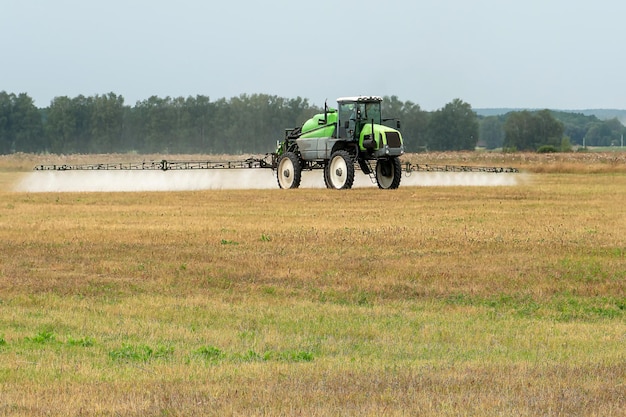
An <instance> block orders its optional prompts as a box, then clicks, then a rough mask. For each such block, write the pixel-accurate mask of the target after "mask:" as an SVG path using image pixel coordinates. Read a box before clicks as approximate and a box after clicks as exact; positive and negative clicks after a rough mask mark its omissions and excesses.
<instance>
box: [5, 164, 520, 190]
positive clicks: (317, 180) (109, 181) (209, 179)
mask: <svg viewBox="0 0 626 417" xmlns="http://www.w3.org/2000/svg"><path fill="white" fill-rule="evenodd" d="M520 181H522V178H521V174H505V173H498V174H494V173H466V172H462V173H456V172H414V173H412V174H411V175H407V174H406V173H403V175H402V182H401V184H400V187H401V188H402V187H419V186H423V187H428V186H514V185H517V184H518V183H519V182H520ZM300 187H302V188H324V187H325V185H324V179H323V176H322V172H321V171H318V170H316V171H304V172H303V173H302V182H301V184H300ZM354 187H355V188H365V187H376V183H375V181H373V180H372V179H371V178H370V177H369V176H367V175H365V174H363V173H362V172H361V171H357V172H356V175H355V180H354ZM276 188H278V184H277V182H276V174H275V173H274V172H273V171H272V170H270V169H241V170H238V169H234V170H197V171H195V170H186V171H36V172H32V173H29V174H26V175H25V176H24V177H23V178H22V179H21V180H20V181H19V182H18V183H17V184H16V185H15V187H14V191H18V192H118V191H119V192H136V191H196V190H243V189H276Z"/></svg>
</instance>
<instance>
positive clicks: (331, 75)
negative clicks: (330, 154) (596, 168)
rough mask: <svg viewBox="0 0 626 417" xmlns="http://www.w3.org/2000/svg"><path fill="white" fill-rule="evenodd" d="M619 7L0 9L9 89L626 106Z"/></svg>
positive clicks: (625, 9)
mask: <svg viewBox="0 0 626 417" xmlns="http://www.w3.org/2000/svg"><path fill="white" fill-rule="evenodd" d="M625 43H626V2H625V1H623V0H595V1H584V2H583V1H580V0H524V1H521V0H518V1H510V0H474V1H468V0H431V1H421V0H384V1H374V0H316V1H300V0H298V1H296V0H290V1H288V0H264V1H257V0H248V1H243V0H219V1H218V0H171V1H165V0H106V1H104V0H54V1H51V0H0V91H3V90H4V91H6V92H9V93H16V94H17V93H21V92H25V93H28V94H29V95H30V96H31V97H33V98H34V99H35V104H36V105H37V106H38V107H46V106H48V105H49V104H50V101H51V100H52V99H53V98H54V97H56V96H69V97H75V96H77V95H79V94H83V95H86V96H89V95H95V94H106V93H108V92H114V93H116V94H120V95H122V96H123V97H124V99H125V102H126V103H127V104H130V105H134V104H135V103H136V102H137V101H140V100H145V99H147V98H149V97H150V96H152V95H156V96H159V97H166V96H172V97H178V96H185V97H186V96H190V95H192V96H195V95H198V94H201V95H206V96H209V97H210V98H211V99H212V100H217V99H219V98H222V97H226V98H230V97H233V96H237V95H239V94H242V93H248V94H252V93H267V94H273V95H278V96H281V97H288V98H295V97H297V96H300V97H304V98H308V99H309V100H310V102H311V103H312V104H316V105H321V104H322V103H323V102H324V99H326V98H328V100H329V102H333V101H334V100H335V99H336V98H337V97H340V96H347V95H357V94H368V95H370V94H373V95H397V96H398V97H399V98H400V99H401V100H403V101H407V100H410V101H413V102H415V103H417V104H419V105H420V106H421V107H422V108H423V109H425V110H435V109H438V108H441V107H443V106H444V105H445V104H446V103H448V102H450V101H451V100H453V99H454V98H460V99H462V100H464V101H466V102H468V103H469V104H471V105H472V107H474V108H482V107H531V108H553V109H557V108H558V109H586V108H621V109H623V108H626V53H625V51H624V44H625Z"/></svg>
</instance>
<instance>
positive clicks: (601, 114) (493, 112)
mask: <svg viewBox="0 0 626 417" xmlns="http://www.w3.org/2000/svg"><path fill="white" fill-rule="evenodd" d="M522 110H529V111H535V110H543V109H524V108H506V107H504V108H493V109H474V111H475V112H476V113H477V114H478V115H479V116H485V117H486V116H500V115H503V114H507V113H510V112H512V111H522ZM550 110H555V111H563V112H568V113H582V114H584V115H585V116H596V117H597V118H598V119H600V120H608V119H613V118H614V117H617V119H618V120H619V121H621V122H622V124H626V110H619V109H585V110H561V109H550Z"/></svg>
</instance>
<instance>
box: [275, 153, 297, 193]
mask: <svg viewBox="0 0 626 417" xmlns="http://www.w3.org/2000/svg"><path fill="white" fill-rule="evenodd" d="M276 177H277V179H278V186H279V187H280V188H298V187H299V186H300V180H301V179H302V166H301V165H300V159H298V156H297V155H296V154H295V153H293V152H286V153H284V154H283V155H281V157H280V158H279V159H278V169H277V172H276Z"/></svg>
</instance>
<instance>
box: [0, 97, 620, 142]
mask: <svg viewBox="0 0 626 417" xmlns="http://www.w3.org/2000/svg"><path fill="white" fill-rule="evenodd" d="M330 105H331V106H332V104H330ZM322 111H323V107H321V106H319V107H318V106H315V105H312V104H310V103H309V101H308V100H307V99H305V98H301V97H297V98H295V99H288V98H283V97H278V96H273V95H267V94H252V95H248V94H242V95H240V96H237V97H232V98H230V99H226V98H220V99H218V100H215V101H211V100H210V98H209V97H207V96H202V95H198V96H195V97H191V96H190V97H186V98H185V97H177V98H172V97H165V98H160V97H157V96H152V97H150V98H148V99H147V100H143V101H138V102H137V103H136V104H135V105H134V106H130V105H127V104H125V102H124V98H123V97H122V96H121V95H117V94H114V93H108V94H104V95H95V96H88V97H86V96H83V95H79V96H77V97H73V98H70V97H67V96H62V97H56V98H54V99H53V100H52V102H51V103H50V105H49V106H48V107H45V108H37V107H36V106H35V104H34V101H33V99H32V98H31V97H29V96H28V94H26V93H21V94H18V95H16V94H13V93H7V92H5V91H1V92H0V154H8V153H14V152H28V153H55V154H71V153H113V152H118V153H126V152H137V153H172V154H191V153H225V154H240V153H265V152H270V151H272V150H274V148H275V145H276V142H277V141H278V140H282V138H283V137H284V134H285V129H288V128H294V127H297V126H300V125H302V123H304V121H306V120H307V119H308V118H310V117H311V116H312V115H314V114H315V113H319V112H322ZM383 115H384V117H395V118H398V119H400V120H401V123H402V128H401V130H402V134H403V137H404V138H405V146H406V150H407V151H408V152H419V151H427V150H437V151H447V150H474V149H475V148H476V146H477V145H481V146H484V147H486V148H488V149H497V148H504V149H509V150H537V149H538V148H540V147H541V146H545V145H551V146H554V147H561V148H564V147H566V145H568V144H578V145H582V144H585V145H587V146H610V145H611V144H615V143H616V141H617V140H618V139H619V138H620V135H622V134H623V133H624V130H625V129H624V126H622V124H621V123H620V122H619V121H618V120H617V119H613V120H608V121H601V120H599V119H597V118H596V117H595V116H584V115H582V114H575V113H565V112H553V111H549V110H542V111H539V112H530V111H519V112H510V113H508V114H506V115H502V116H489V117H479V116H478V115H477V114H476V112H475V111H474V110H473V109H472V107H471V105H470V104H468V103H466V102H464V101H462V100H460V99H454V100H453V101H451V102H450V103H448V104H446V105H445V106H444V107H443V108H441V109H438V110H436V111H431V112H429V111H424V110H422V109H421V108H420V106H419V105H418V104H416V103H413V102H411V101H402V100H400V99H398V97H397V96H391V97H384V101H383Z"/></svg>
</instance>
